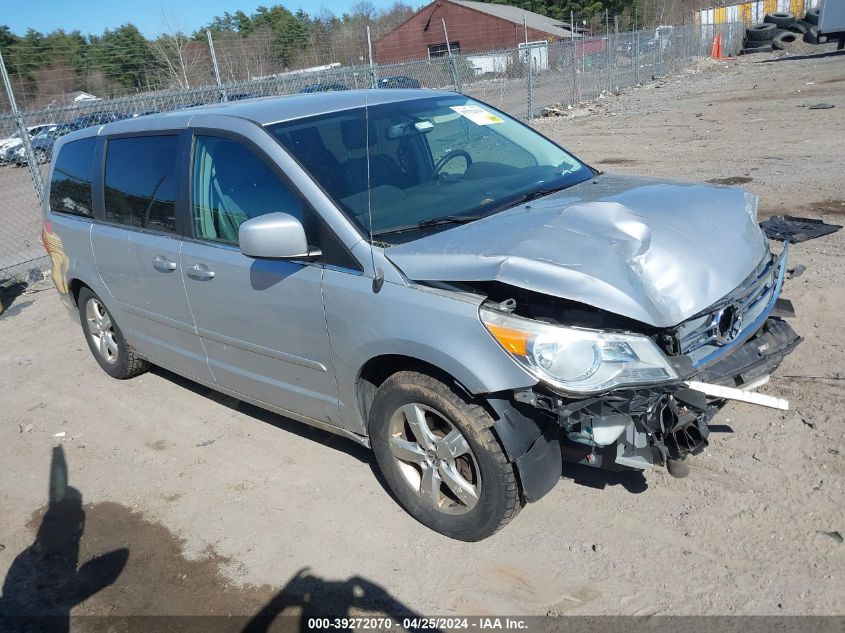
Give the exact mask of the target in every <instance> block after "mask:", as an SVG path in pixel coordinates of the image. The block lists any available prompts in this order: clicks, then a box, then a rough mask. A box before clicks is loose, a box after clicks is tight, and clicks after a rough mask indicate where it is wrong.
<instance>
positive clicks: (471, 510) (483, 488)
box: [370, 371, 523, 541]
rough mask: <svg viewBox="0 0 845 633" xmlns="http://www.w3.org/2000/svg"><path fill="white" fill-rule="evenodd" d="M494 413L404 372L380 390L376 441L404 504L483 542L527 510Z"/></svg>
mask: <svg viewBox="0 0 845 633" xmlns="http://www.w3.org/2000/svg"><path fill="white" fill-rule="evenodd" d="M492 423H493V420H492V418H491V417H490V415H489V414H488V413H487V411H486V410H485V409H484V408H483V407H481V406H479V405H477V404H475V403H472V402H468V401H467V400H466V399H465V398H463V397H462V396H461V395H460V394H458V393H457V392H456V391H455V390H454V389H452V388H450V387H449V386H448V385H446V384H444V383H443V382H441V381H439V380H437V379H436V378H434V377H432V376H429V375H426V374H421V373H417V372H409V371H404V372H398V373H396V374H394V375H393V376H391V377H390V378H388V379H387V380H386V381H385V382H384V383H383V384H382V385H381V387H379V389H378V391H377V392H376V396H375V399H374V400H373V406H372V414H371V417H370V441H371V443H372V446H373V451H374V453H375V456H376V461H377V462H378V465H379V468H380V469H381V472H382V474H383V475H384V478H385V480H386V481H387V484H388V485H389V486H390V489H391V490H392V491H393V494H394V495H395V496H396V498H397V500H398V501H399V503H400V504H401V505H402V507H403V508H405V510H407V511H408V513H409V514H411V516H413V517H414V518H415V519H417V520H418V521H419V522H420V523H422V524H423V525H426V526H427V527H430V528H431V529H433V530H435V531H437V532H440V533H441V534H445V535H446V536H449V537H451V538H455V539H459V540H462V541H480V540H482V539H484V538H487V537H488V536H490V535H491V534H493V533H494V532H496V531H497V530H499V529H501V528H503V527H504V526H505V525H507V524H508V523H509V522H510V521H511V519H513V518H514V517H515V516H516V515H517V514H518V513H519V511H520V509H522V506H523V502H522V496H521V494H520V491H519V487H518V484H517V479H516V474H515V472H514V466H513V464H511V463H509V462H508V460H507V458H506V457H505V454H504V452H503V450H502V447H501V445H500V444H499V441H498V440H497V439H496V437H495V435H493V432H492V431H491V426H492Z"/></svg>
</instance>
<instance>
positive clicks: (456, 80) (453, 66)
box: [440, 18, 463, 92]
mask: <svg viewBox="0 0 845 633" xmlns="http://www.w3.org/2000/svg"><path fill="white" fill-rule="evenodd" d="M440 22H441V24H443V37H445V38H446V54H447V55H448V56H449V72H450V73H451V74H452V83H453V84H454V86H455V92H463V90H462V89H461V77H460V73H458V65H457V60H456V59H455V58H454V57H453V56H452V45H451V44H450V43H449V31H447V30H446V18H440Z"/></svg>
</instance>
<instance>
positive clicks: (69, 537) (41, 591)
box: [0, 446, 129, 631]
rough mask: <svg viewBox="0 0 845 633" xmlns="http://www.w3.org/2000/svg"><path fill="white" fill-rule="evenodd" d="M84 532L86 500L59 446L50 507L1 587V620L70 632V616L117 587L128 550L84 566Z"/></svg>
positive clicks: (53, 463)
mask: <svg viewBox="0 0 845 633" xmlns="http://www.w3.org/2000/svg"><path fill="white" fill-rule="evenodd" d="M84 530H85V510H84V509H83V507H82V494H81V493H80V492H79V491H78V490H77V489H76V488H73V487H71V486H69V485H68V471H67V463H66V461H65V455H64V451H63V450H62V448H61V447H60V446H58V447H56V448H54V449H53V456H52V459H51V461H50V491H49V503H48V505H47V509H46V511H45V512H44V514H43V516H42V517H41V523H40V525H39V526H38V531H37V532H36V535H35V541H34V542H33V543H32V545H30V546H29V547H28V548H26V549H25V550H24V551H23V552H21V553H20V554H18V556H17V557H16V558H15V560H14V561H13V562H12V565H11V566H10V567H9V572H8V573H7V574H6V578H5V580H4V581H3V596H2V597H0V620H4V621H7V624H9V623H11V624H13V625H14V624H15V623H17V624H19V625H26V621H25V620H24V619H25V618H26V619H28V618H31V617H33V616H41V617H44V616H47V617H48V618H49V626H50V628H49V630H50V631H67V630H69V624H68V617H69V615H70V610H71V609H72V608H74V607H75V606H77V605H79V604H80V603H82V602H83V601H85V600H88V599H89V598H91V597H92V596H93V595H95V594H96V593H98V592H99V591H101V590H102V589H104V588H105V587H108V586H109V585H111V584H112V583H114V581H115V580H116V579H117V577H118V576H119V575H120V573H121V571H122V570H123V568H124V567H125V566H126V561H127V558H128V557H129V550H128V549H126V548H125V547H121V548H118V549H115V550H113V551H110V552H107V553H104V554H102V555H99V556H95V557H93V558H91V559H90V560H89V561H88V562H86V563H85V564H83V565H82V566H80V565H79V558H80V549H79V545H80V540H81V538H82V534H83V532H84ZM15 616H17V618H16V617H15ZM12 630H15V629H14V628H13V629H12ZM18 630H29V629H28V628H21V629H18Z"/></svg>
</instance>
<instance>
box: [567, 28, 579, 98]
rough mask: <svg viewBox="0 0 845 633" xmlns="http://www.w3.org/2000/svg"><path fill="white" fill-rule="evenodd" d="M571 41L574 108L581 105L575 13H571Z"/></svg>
mask: <svg viewBox="0 0 845 633" xmlns="http://www.w3.org/2000/svg"><path fill="white" fill-rule="evenodd" d="M569 40H570V44H571V45H572V107H575V106H576V105H578V103H580V100H579V99H578V44H576V42H575V12H574V11H570V12H569Z"/></svg>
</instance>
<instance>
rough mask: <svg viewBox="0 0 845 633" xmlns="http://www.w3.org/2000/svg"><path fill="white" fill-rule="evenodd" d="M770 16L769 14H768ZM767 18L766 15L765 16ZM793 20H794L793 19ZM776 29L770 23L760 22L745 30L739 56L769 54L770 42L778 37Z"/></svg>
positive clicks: (770, 49) (771, 48) (775, 26)
mask: <svg viewBox="0 0 845 633" xmlns="http://www.w3.org/2000/svg"><path fill="white" fill-rule="evenodd" d="M769 15H771V14H769ZM766 17H767V18H768V17H769V16H768V15H767V16H766ZM793 19H794V18H793ZM778 31H779V29H778V27H777V25H775V24H774V23H772V22H762V23H761V24H755V25H754V26H749V27H748V28H747V29H745V41H744V42H743V45H742V50H741V51H740V54H741V55H751V54H753V53H770V52H771V51H772V50H774V48H773V47H772V42H774V39H775V37H776V36H777V35H778Z"/></svg>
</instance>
